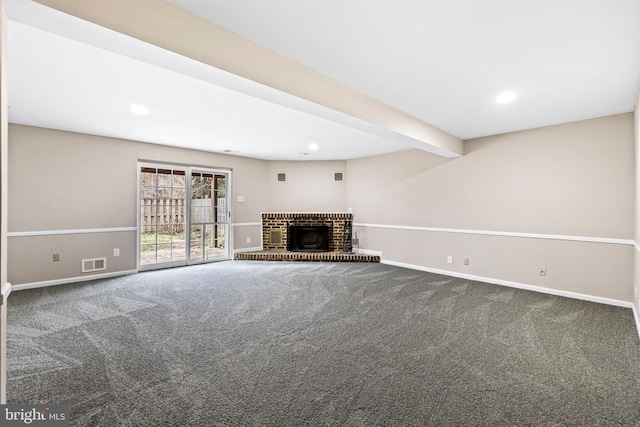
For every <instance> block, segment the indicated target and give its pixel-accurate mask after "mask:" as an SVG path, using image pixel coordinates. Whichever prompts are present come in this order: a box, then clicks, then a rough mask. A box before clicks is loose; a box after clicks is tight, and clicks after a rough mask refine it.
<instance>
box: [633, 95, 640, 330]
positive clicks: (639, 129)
mask: <svg viewBox="0 0 640 427" xmlns="http://www.w3.org/2000/svg"><path fill="white" fill-rule="evenodd" d="M634 125H635V126H634V142H635V144H634V146H635V172H636V175H635V184H636V188H635V214H634V219H635V242H636V245H635V250H634V252H633V253H634V263H633V266H634V276H633V279H634V280H633V284H634V304H635V307H636V314H638V315H640V246H638V245H640V218H638V216H639V215H640V92H639V93H638V100H637V102H636V111H635V114H634ZM638 320H640V319H636V321H638ZM638 330H639V331H640V324H638Z"/></svg>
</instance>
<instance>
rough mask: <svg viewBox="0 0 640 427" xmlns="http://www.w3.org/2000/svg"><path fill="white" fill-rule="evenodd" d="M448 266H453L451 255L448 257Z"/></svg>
mask: <svg viewBox="0 0 640 427" xmlns="http://www.w3.org/2000/svg"><path fill="white" fill-rule="evenodd" d="M447 264H453V257H452V256H451V255H449V256H448V257H447Z"/></svg>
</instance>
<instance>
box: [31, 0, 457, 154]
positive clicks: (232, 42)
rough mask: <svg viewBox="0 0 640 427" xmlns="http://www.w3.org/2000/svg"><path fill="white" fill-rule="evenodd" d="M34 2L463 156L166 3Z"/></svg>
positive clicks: (334, 84)
mask: <svg viewBox="0 0 640 427" xmlns="http://www.w3.org/2000/svg"><path fill="white" fill-rule="evenodd" d="M35 1H36V2H38V3H40V4H43V5H45V6H49V7H51V8H54V9H57V10H59V11H61V12H65V13H68V14H70V15H74V16H76V17H78V18H81V19H84V20H86V21H89V22H93V23H95V24H97V25H101V26H103V27H106V28H109V29H111V30H114V31H117V32H119V33H122V34H125V35H128V36H131V37H134V38H136V39H139V40H142V41H145V42H147V43H151V44H153V45H156V46H159V47H161V48H164V49H167V50H170V51H173V52H175V53H178V54H180V55H184V56H186V57H189V58H191V59H194V60H197V61H200V62H202V63H205V64H208V65H211V66H213V67H216V68H219V69H222V70H225V71H227V72H230V73H233V74H235V75H238V76H241V77H244V78H247V79H250V80H252V81H255V82H258V83H260V84H263V85H266V86H269V87H272V88H275V89H278V90H280V91H283V92H286V93H288V94H291V95H294V96H296V97H299V98H302V99H305V100H307V101H310V102H312V103H315V104H318V105H320V106H323V107H326V108H328V109H330V110H333V111H337V112H339V113H342V114H345V115H347V116H349V117H353V118H356V119H358V120H362V121H364V122H366V123H368V124H371V125H374V126H373V127H376V128H379V132H375V131H374V133H377V134H380V135H386V136H387V137H389V136H393V134H396V135H397V137H399V138H398V139H400V140H403V141H404V142H407V141H409V142H410V143H411V145H412V146H413V147H415V148H419V149H422V150H425V151H429V152H432V153H434V154H438V155H441V156H445V157H457V156H460V155H462V154H463V152H464V148H463V142H462V141H461V140H460V139H459V138H456V137H455V136H453V135H450V134H448V133H446V132H444V131H442V130H440V129H438V128H436V127H434V126H432V125H430V124H428V123H425V122H423V121H421V120H418V119H417V118H415V117H413V116H411V115H409V114H406V113H404V112H402V111H400V110H397V109H395V108H392V107H390V106H389V105H386V104H384V103H382V102H380V101H378V100H376V99H373V98H371V97H369V96H367V95H364V94H362V93H360V92H358V91H356V90H354V89H352V88H350V87H348V86H346V85H344V84H342V83H340V82H338V81H336V80H334V79H331V78H329V77H327V76H325V75H324V74H321V73H319V72H317V71H315V70H313V69H311V68H309V67H306V66H304V65H302V64H300V63H298V62H296V61H293V60H291V59H289V58H287V57H285V56H283V55H280V54H278V53H276V52H274V51H272V50H269V49H267V48H265V47H263V46H260V45H258V44H256V43H254V42H252V41H250V40H247V39H245V38H243V37H241V36H239V35H238V34H236V33H233V32H231V31H229V30H227V29H225V28H222V27H220V26H218V25H216V24H213V23H211V22H210V21H207V20H205V19H203V18H201V17H199V16H196V15H194V14H192V13H190V12H188V11H186V10H184V9H182V8H179V7H178V6H176V5H174V4H172V3H169V2H168V1H165V0H82V1H77V0H35ZM390 84H392V82H390Z"/></svg>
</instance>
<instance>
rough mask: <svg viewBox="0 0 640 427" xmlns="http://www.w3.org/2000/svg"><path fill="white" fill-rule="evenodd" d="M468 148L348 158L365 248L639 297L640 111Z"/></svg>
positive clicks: (407, 260)
mask: <svg viewBox="0 0 640 427" xmlns="http://www.w3.org/2000/svg"><path fill="white" fill-rule="evenodd" d="M465 145H466V147H465V148H466V155H465V156H463V157H460V158H458V159H448V160H447V159H441V158H437V157H435V156H433V155H431V154H428V153H424V152H420V151H417V150H413V151H408V152H401V153H394V154H388V155H381V156H374V157H369V158H363V159H356V160H351V161H349V162H348V171H349V181H348V205H349V206H350V207H351V208H353V214H354V221H355V222H356V223H358V224H364V225H361V226H358V227H356V228H355V229H356V231H358V234H359V237H360V239H361V247H363V248H366V249H369V250H376V251H382V257H383V259H384V260H386V261H391V262H395V263H398V264H409V265H412V266H418V267H426V268H431V269H438V270H444V271H450V272H455V273H458V274H466V275H471V276H477V277H484V278H490V279H495V280H499V281H504V282H509V283H513V284H526V285H531V286H538V287H543V288H550V289H554V290H558V291H565V292H573V293H580V294H587V295H592V296H597V297H602V298H610V299H615V300H621V301H626V302H630V301H632V297H633V296H632V287H631V286H630V283H632V274H633V273H632V265H633V245H632V244H631V242H632V240H633V238H634V217H633V212H634V206H633V204H634V157H633V155H634V151H633V148H634V147H633V115H632V114H630V113H629V114H621V115H616V116H611V117H605V118H600V119H594V120H588V121H582V122H577V123H571V124H565V125H560V126H553V127H547V128H541V129H534V130H529V131H523V132H517V133H511V134H504V135H497V136H492V137H487V138H481V139H476V140H471V141H466V142H465ZM549 235H560V236H567V237H568V240H556V239H553V238H548V237H550V236H549ZM582 237H586V238H587V240H589V241H580V240H581V238H582ZM602 239H605V240H607V239H611V240H612V241H614V242H615V243H602V242H600V240H602ZM448 256H452V257H453V263H452V264H448V263H447V257H448ZM464 258H469V261H470V262H469V265H463V259H464ZM540 266H544V267H546V268H547V275H546V276H544V277H543V276H539V275H538V267H540Z"/></svg>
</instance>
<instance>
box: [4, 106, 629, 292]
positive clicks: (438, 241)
mask: <svg viewBox="0 0 640 427" xmlns="http://www.w3.org/2000/svg"><path fill="white" fill-rule="evenodd" d="M633 117H634V116H633V114H621V115H616V116H610V117H604V118H600V119H594V120H588V121H582V122H576V123H570V124H565V125H560V126H553V127H548V128H541V129H534V130H529V131H524V132H517V133H512V134H505V135H498V136H493V137H487V138H481V139H476V140H472V141H467V142H466V150H467V154H466V155H465V156H464V157H461V158H457V159H445V158H442V157H438V156H435V155H433V154H429V153H426V152H424V151H420V150H410V151H405V152H400V153H392V154H386V155H381V156H373V157H368V158H363V159H355V160H349V161H327V162H320V161H299V162H285V161H271V162H268V161H261V160H253V159H246V158H242V157H234V156H226V155H220V154H212V153H204V152H198V151H193V150H182V149H176V148H170V147H164V146H160V145H152V144H143V143H136V142H131V141H122V140H117V139H110V138H102V137H96V136H88V135H80V134H73V133H68V132H60V131H53V130H46V129H40V128H33V127H27V126H19V125H11V126H10V144H9V148H10V157H11V166H12V167H11V172H10V183H11V185H10V192H9V202H10V203H9V206H10V211H9V220H10V223H9V231H10V232H28V231H47V230H60V229H79V228H113V227H135V225H136V212H135V206H136V200H135V199H136V164H137V161H138V160H144V161H157V162H174V163H179V164H193V165H200V166H207V167H227V168H232V169H233V199H234V207H235V209H234V222H235V223H237V224H238V226H237V227H234V233H235V242H234V248H235V249H242V248H251V247H256V246H259V245H260V226H259V225H257V224H258V223H259V222H260V213H261V212H265V211H296V212H312V211H324V212H330V211H338V212H339V211H347V210H348V209H350V208H351V209H353V213H354V220H355V222H356V223H358V224H364V226H362V225H361V226H358V227H356V231H357V232H358V235H359V237H360V239H361V247H362V248H365V249H369V250H376V251H382V252H383V259H384V260H385V261H388V262H393V263H398V264H402V265H407V266H416V267H424V268H430V269H437V270H443V271H449V272H452V273H457V274H466V275H470V276H476V277H482V278H487V279H491V280H494V281H505V282H510V283H515V284H525V285H531V286H539V287H545V288H549V289H554V290H561V291H568V292H575V293H579V294H586V295H592V296H596V297H602V298H611V299H614V300H620V301H628V302H629V301H632V300H633V290H632V287H631V286H630V283H632V282H633V268H632V266H633V258H634V249H633V246H632V245H631V243H630V242H631V241H632V240H633V239H634V229H635V219H634V215H633V212H634V200H635V197H634V191H635V189H634V188H635V186H634V130H633V126H634V119H633ZM279 172H284V173H286V174H287V181H286V182H284V183H283V182H278V181H277V173H279ZM335 172H342V173H343V176H344V179H345V181H343V182H334V181H333V174H334V173H335ZM79 177H80V178H82V177H84V179H77V178H79ZM237 196H244V198H245V202H244V203H237V202H236V200H237ZM412 227H413V228H412ZM435 229H441V230H435ZM501 233H502V234H504V233H515V234H514V235H500V234H501ZM496 234H497V235H496ZM549 235H561V236H568V237H565V238H566V239H569V240H556V239H549V238H544V237H549ZM82 236H83V237H78V239H75V238H73V236H72V237H68V235H58V236H36V237H11V238H10V241H9V244H10V251H9V253H10V257H9V271H10V275H11V277H10V280H12V281H14V282H15V283H18V284H19V283H33V282H38V281H47V280H56V279H58V278H60V279H64V278H75V277H78V276H80V275H81V274H80V273H79V270H80V262H79V259H81V258H82V257H84V258H87V257H99V256H107V257H108V266H109V267H110V271H114V272H117V271H128V270H131V269H135V268H136V265H135V249H136V248H135V231H133V232H114V233H99V234H95V235H82ZM571 236H578V237H579V239H578V240H580V239H581V238H585V237H586V238H587V239H586V240H587V241H572V240H571V239H572V237H571ZM247 237H248V238H250V239H251V242H250V243H248V242H247V241H246V239H247ZM602 239H604V240H605V242H603V241H602ZM608 239H613V240H612V241H611V242H609V240H608ZM589 240H595V241H589ZM115 245H118V246H119V247H120V248H121V251H122V253H123V255H122V256H121V257H120V258H119V259H117V260H116V259H113V257H109V255H110V254H111V250H112V247H114V246H115ZM54 250H55V252H59V253H61V257H62V259H61V262H60V263H55V264H54V263H53V262H52V260H51V255H52V253H53V252H54ZM84 254H86V255H84ZM637 255H638V254H637V251H635V256H636V257H637ZM447 256H452V257H453V263H452V264H448V263H447V262H446V259H447ZM463 258H469V259H470V263H469V265H463V263H462V260H463ZM34 263H36V265H38V266H39V268H36V269H34V268H33V267H32V266H33V265H34ZM67 263H68V264H67ZM539 266H545V267H546V268H547V276H544V277H541V276H539V275H538V274H537V270H538V267H539ZM111 269H113V270H111Z"/></svg>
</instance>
